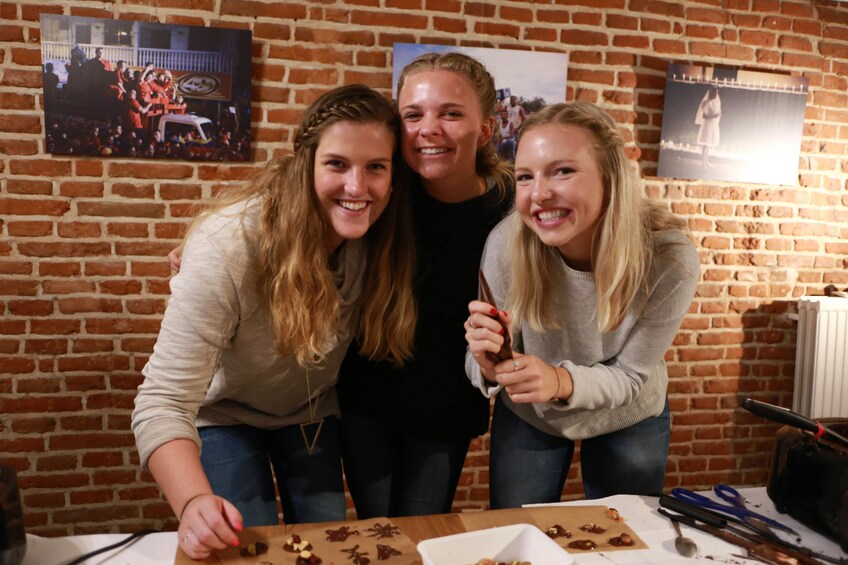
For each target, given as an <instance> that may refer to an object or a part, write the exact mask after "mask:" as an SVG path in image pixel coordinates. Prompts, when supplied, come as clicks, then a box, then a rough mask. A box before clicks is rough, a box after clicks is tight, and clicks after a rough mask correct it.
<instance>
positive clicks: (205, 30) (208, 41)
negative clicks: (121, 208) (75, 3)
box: [41, 14, 252, 162]
mask: <svg viewBox="0 0 848 565" xmlns="http://www.w3.org/2000/svg"><path fill="white" fill-rule="evenodd" d="M251 40H252V34H251V32H250V31H245V30H235V29H219V28H209V27H201V26H188V25H173V24H159V23H152V22H140V21H128V20H108V19H101V18H88V17H77V16H62V15H55V14H41V59H42V72H43V80H44V123H45V136H46V140H45V141H46V148H47V151H48V152H49V153H52V154H55V155H79V156H87V157H93V156H100V157H130V158H156V159H185V160H198V161H236V162H240V161H246V160H249V159H250V145H251V133H250V96H251V89H250V78H251V73H250V68H251V67H250V60H251Z"/></svg>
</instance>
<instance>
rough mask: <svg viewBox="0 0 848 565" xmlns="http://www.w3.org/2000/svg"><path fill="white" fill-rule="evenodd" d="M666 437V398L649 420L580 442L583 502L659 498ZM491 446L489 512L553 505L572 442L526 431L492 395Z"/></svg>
mask: <svg viewBox="0 0 848 565" xmlns="http://www.w3.org/2000/svg"><path fill="white" fill-rule="evenodd" d="M501 394H504V393H503V392H501ZM670 435H671V431H670V427H669V411H668V399H666V402H665V409H664V410H663V412H662V413H661V414H660V415H659V416H657V417H655V418H647V419H645V420H643V421H641V422H639V423H638V424H634V425H632V426H630V427H629V428H625V429H623V430H619V431H617V432H612V433H609V434H606V435H602V436H598V437H594V438H590V439H584V440H582V441H581V443H580V466H581V469H582V471H583V490H584V492H585V494H586V498H603V497H605V496H612V495H614V494H642V495H659V494H662V489H663V482H664V480H665V463H666V459H667V458H668V446H669V441H670ZM491 445H492V447H491V463H490V468H489V473H490V476H489V497H490V501H491V507H492V508H493V509H496V508H516V507H519V506H521V505H522V504H532V503H544V502H548V503H550V502H559V500H560V497H561V496H562V488H563V486H564V485H565V479H566V477H567V475H568V468H569V467H570V466H571V459H572V457H573V456H574V442H573V441H572V440H568V439H565V438H562V437H557V436H552V435H550V434H547V433H545V432H543V431H540V430H538V429H536V428H535V427H533V426H531V425H530V424H528V423H527V422H525V421H524V420H522V419H521V418H519V417H518V416H516V415H515V414H514V413H513V412H512V410H510V409H509V408H507V407H506V405H505V404H504V403H503V400H501V398H500V395H498V398H497V400H496V401H495V413H494V415H493V417H492V444H491Z"/></svg>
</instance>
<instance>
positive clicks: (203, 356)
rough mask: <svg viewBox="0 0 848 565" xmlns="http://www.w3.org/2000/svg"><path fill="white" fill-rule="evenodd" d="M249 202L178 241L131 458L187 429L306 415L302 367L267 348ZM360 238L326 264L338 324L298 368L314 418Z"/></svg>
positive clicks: (331, 397)
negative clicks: (337, 303)
mask: <svg viewBox="0 0 848 565" xmlns="http://www.w3.org/2000/svg"><path fill="white" fill-rule="evenodd" d="M260 208H261V206H259V205H258V203H257V202H256V201H255V200H254V201H252V202H250V203H248V204H245V203H241V204H237V205H235V206H233V207H231V208H228V209H226V210H223V211H221V212H220V213H218V214H215V215H213V216H212V217H210V218H209V219H207V220H206V221H204V222H203V223H202V224H201V225H200V226H198V227H197V229H196V231H195V232H194V233H193V234H192V235H191V237H190V238H189V240H188V242H187V243H186V246H185V249H184V252H183V256H182V264H181V268H180V272H179V274H177V275H176V276H175V277H174V278H173V279H172V281H171V299H170V301H169V302H168V307H167V310H166V311H165V317H164V319H163V321H162V327H161V330H160V332H159V338H158V340H157V341H156V345H155V347H154V349H153V355H152V356H151V358H150V360H149V361H148V363H147V365H146V366H145V367H144V370H143V373H144V377H145V379H144V382H143V383H142V384H141V386H140V387H139V390H138V396H137V397H136V401H135V410H134V411H133V415H132V429H133V432H134V433H135V437H136V443H137V446H138V450H139V454H140V456H141V463H142V465H145V466H146V464H147V459H148V457H149V456H150V454H151V453H152V452H153V451H154V450H155V449H156V448H157V447H159V446H161V445H162V444H164V443H166V442H168V441H171V440H174V439H179V438H185V439H190V440H192V441H194V442H195V443H196V444H197V445H198V448H199V447H200V439H199V437H198V434H197V427H202V426H211V425H232V424H238V423H244V424H248V425H251V426H255V427H258V428H264V429H273V428H279V427H282V426H287V425H291V424H297V423H303V422H308V421H309V419H310V414H309V402H308V399H307V373H306V372H305V371H304V370H303V369H302V368H301V367H300V366H299V365H298V364H297V362H296V361H295V360H294V358H292V357H282V356H280V355H279V354H278V353H277V351H276V349H275V348H274V332H273V330H272V328H271V325H270V323H269V320H268V316H267V312H266V311H265V310H264V309H263V308H262V307H261V305H260V302H259V296H258V293H257V283H256V275H255V255H256V250H255V243H254V242H255V238H253V237H252V236H251V232H252V230H253V229H255V227H256V225H257V222H258V218H259V212H260ZM364 245H365V244H364V241H362V240H357V241H348V242H346V243H345V244H343V246H342V248H341V250H340V254H339V260H338V267H337V268H336V270H335V271H334V272H333V276H334V278H335V281H336V286H337V288H338V289H339V294H340V297H341V324H340V329H339V331H338V332H337V334H336V336H335V337H334V339H333V340H332V341H331V342H330V343H328V344H327V347H326V350H327V351H329V354H328V355H327V357H326V361H325V363H324V365H323V367H321V368H320V369H310V370H309V372H308V379H309V389H310V390H311V394H312V405H313V410H314V411H315V417H316V419H317V418H322V417H325V416H331V415H337V414H338V413H339V408H338V403H337V401H336V391H335V384H336V380H337V377H338V369H339V365H340V364H341V361H342V359H343V358H344V355H345V352H346V350H347V347H348V345H349V343H350V341H351V338H352V335H353V328H355V326H356V324H357V323H358V320H359V318H358V316H359V306H360V304H359V303H360V295H361V293H362V285H363V277H364V274H365V248H364Z"/></svg>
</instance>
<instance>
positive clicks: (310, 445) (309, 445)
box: [300, 369, 324, 455]
mask: <svg viewBox="0 0 848 565" xmlns="http://www.w3.org/2000/svg"><path fill="white" fill-rule="evenodd" d="M306 399H307V401H308V402H309V421H308V422H306V423H303V424H300V435H302V436H303V443H304V444H305V445H306V453H307V454H308V455H312V452H313V451H314V450H315V444H316V443H318V436H319V435H321V428H323V427H324V418H321V419H320V420H318V421H317V422H316V421H315V412H316V411H317V410H318V401H319V400H320V399H321V393H320V392H319V393H318V396H317V397H315V406H313V405H312V388H311V387H310V386H309V369H306ZM315 424H318V428H317V429H316V430H315V435H314V436H313V437H312V441H311V442H310V441H309V440H308V439H307V438H306V426H314V425H315Z"/></svg>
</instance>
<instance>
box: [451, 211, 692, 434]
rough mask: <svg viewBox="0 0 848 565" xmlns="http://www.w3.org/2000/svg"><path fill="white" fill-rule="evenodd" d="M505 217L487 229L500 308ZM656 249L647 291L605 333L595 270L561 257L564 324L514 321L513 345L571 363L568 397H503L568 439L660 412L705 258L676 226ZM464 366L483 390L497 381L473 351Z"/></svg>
mask: <svg viewBox="0 0 848 565" xmlns="http://www.w3.org/2000/svg"><path fill="white" fill-rule="evenodd" d="M509 221H510V219H509V218H507V219H506V220H504V221H503V222H501V223H500V224H499V225H498V226H497V227H496V228H495V229H494V230H493V231H492V233H491V234H490V235H489V239H488V240H487V242H486V248H485V250H484V252H483V260H482V269H483V271H484V273H485V275H486V279H487V280H488V282H489V284H490V286H491V288H492V292H493V293H494V296H495V302H496V303H497V304H496V306H497V307H498V308H500V309H503V307H504V303H503V299H504V295H505V293H506V289H507V286H508V281H507V280H506V279H505V275H506V273H508V272H509V271H508V268H507V261H508V257H507V254H506V247H507V238H506V233H507V227H508V225H507V224H508V223H509ZM654 248H655V250H658V251H657V253H658V254H657V255H656V257H655V261H654V263H653V268H652V270H651V272H650V273H649V275H648V291H647V292H640V293H639V294H637V297H636V299H635V301H634V304H633V306H632V307H631V309H630V311H629V312H628V313H627V315H626V317H625V319H624V321H623V322H622V324H621V325H620V326H619V327H618V328H617V329H615V330H614V331H611V332H607V333H605V334H601V332H600V331H599V330H598V327H597V321H596V293H595V284H594V280H593V276H592V273H587V272H582V271H576V270H574V269H571V268H570V267H568V265H566V264H565V262H564V261H563V262H562V263H561V266H560V271H559V273H558V276H557V279H556V281H555V282H554V285H553V288H552V290H551V296H550V297H549V298H550V300H551V301H553V304H554V315H555V317H556V321H557V323H558V324H559V327H560V328H561V329H559V330H548V331H543V332H541V333H540V332H537V331H534V330H533V329H532V328H530V327H529V326H528V325H527V324H522V326H521V327H520V328H516V329H514V332H515V335H514V348H515V349H516V350H517V351H520V352H523V353H525V354H532V355H536V356H537V357H539V358H541V359H543V360H544V361H546V362H547V363H550V364H551V365H556V366H559V367H564V368H566V369H567V370H568V371H569V373H571V377H572V380H573V382H574V392H573V394H572V396H571V398H569V399H568V401H567V402H543V403H532V404H515V403H514V402H512V401H511V400H510V399H509V396H508V395H507V394H503V395H502V396H503V401H504V403H505V404H506V406H508V407H509V408H510V409H511V410H512V411H513V412H514V413H515V414H517V415H518V416H519V417H520V418H522V419H523V420H524V421H526V422H528V423H529V424H531V425H533V426H535V427H536V428H538V429H540V430H542V431H544V432H546V433H549V434H552V435H555V436H562V437H566V438H569V439H584V438H591V437H596V436H599V435H603V434H606V433H610V432H614V431H616V430H620V429H623V428H626V427H628V426H631V425H633V424H635V423H637V422H640V421H642V420H644V419H645V418H648V417H651V416H657V415H659V414H660V413H661V412H662V410H663V408H664V405H665V398H666V386H667V384H668V372H667V370H666V366H665V361H664V359H663V358H664V356H665V352H666V350H667V349H668V348H669V346H670V345H671V343H672V341H673V340H674V336H675V335H676V334H677V331H678V330H679V329H680V324H681V322H682V321H683V317H684V315H685V314H686V312H687V311H688V309H689V306H690V304H691V303H692V297H693V296H694V294H695V287H696V285H697V283H698V275H699V271H700V261H699V258H698V254H697V253H696V251H695V248H694V246H693V245H692V243H691V242H690V241H689V239H688V238H687V237H686V236H685V235H684V234H683V233H682V232H679V231H676V230H671V231H666V232H662V233H660V234H658V235H657V236H656V240H655V242H654ZM465 365H466V373H467V374H468V377H469V379H471V382H472V384H473V385H475V386H477V387H478V388H479V389H480V390H481V391H482V392H483V394H484V395H486V396H492V395H493V394H496V393H497V392H498V391H499V390H500V387H492V386H489V385H488V383H486V381H485V379H483V378H482V375H481V373H480V367H479V366H478V365H477V363H476V362H475V361H474V358H473V357H472V356H471V354H470V353H468V354H467V355H466V363H465Z"/></svg>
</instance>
